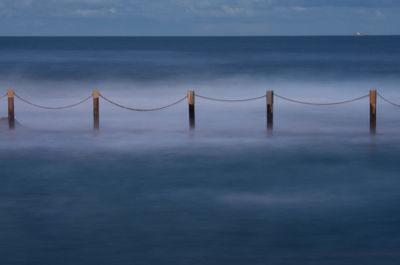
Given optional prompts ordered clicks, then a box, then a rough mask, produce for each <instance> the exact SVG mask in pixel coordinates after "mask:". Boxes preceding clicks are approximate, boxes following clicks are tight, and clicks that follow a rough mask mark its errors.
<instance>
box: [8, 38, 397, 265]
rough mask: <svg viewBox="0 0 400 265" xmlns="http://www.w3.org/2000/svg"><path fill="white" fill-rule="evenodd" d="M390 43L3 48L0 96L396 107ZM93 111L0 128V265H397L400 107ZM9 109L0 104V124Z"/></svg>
mask: <svg viewBox="0 0 400 265" xmlns="http://www.w3.org/2000/svg"><path fill="white" fill-rule="evenodd" d="M399 85H400V37H398V36H385V37H383V36H382V37H359V38H356V37H190V38H189V37H188V38H186V37H163V38H158V37H132V38H128V37H127V38H107V37H92V38H78V37H60V38H45V37H40V38H11V37H9V38H5V37H2V38H0V94H1V95H3V94H4V93H5V92H6V89H9V88H12V89H14V90H15V92H16V93H17V95H19V96H22V97H24V98H26V99H27V100H29V101H32V102H34V103H37V104H41V105H46V106H59V105H65V104H71V103H75V102H76V101H79V100H81V99H83V98H85V97H87V96H89V95H90V94H91V93H92V91H93V90H94V89H98V90H100V92H101V93H102V94H103V95H104V96H106V97H108V98H110V99H111V100H114V101H116V102H118V103H120V104H123V105H126V106H129V107H138V108H154V107H158V106H161V105H166V104H169V103H171V102H173V101H176V100H178V99H180V98H182V97H184V96H185V95H186V93H187V91H189V90H194V91H195V93H196V94H199V95H203V96H209V97H216V98H225V99H240V98H251V97H258V96H262V95H264V94H265V93H266V91H267V90H274V92H275V93H276V94H278V95H281V96H285V97H289V98H293V99H297V100H305V101H311V102H335V101H342V100H346V99H350V98H356V97H360V96H363V95H367V94H368V92H369V90H370V89H377V90H378V92H379V93H380V94H382V95H383V96H385V97H386V98H388V99H390V100H392V101H394V102H396V103H400V90H399ZM265 105H266V102H265V99H260V100H256V101H250V102H243V103H223V102H212V101H206V100H204V99H201V98H196V130H195V131H189V129H188V113H187V112H188V107H187V103H186V102H185V101H184V102H182V103H180V104H177V105H175V106H173V107H171V108H169V109H165V110H162V111H157V112H133V111H129V110H124V109H120V108H118V107H116V106H114V105H111V104H110V103H108V102H106V101H104V100H102V99H101V100H100V127H101V129H100V131H99V133H97V134H94V133H93V131H92V126H93V123H92V115H93V114H92V103H91V101H89V102H86V103H84V104H82V105H79V106H78V107H76V108H73V109H69V110H58V111H54V110H53V111H52V110H44V109H39V108H35V107H33V106H31V105H28V104H26V103H24V102H22V101H20V100H19V99H15V113H16V120H17V122H18V124H17V126H16V130H15V131H13V132H10V131H9V130H8V124H7V122H6V121H4V120H0V176H1V178H0V181H1V185H0V186H1V187H0V264H5V265H20V264H35V265H36V264H43V265H53V264H60V265H63V264H74V265H79V264H82V265H83V264H85V265H86V264H96V265H98V264H115V265H119V264H138V265H143V264H146V265H147V264H149V265H153V264H155V265H156V264H157V265H158V264H173V265H179V264H182V265H186V264H199V265H200V264H201V265H202V264H210V265H214V264H215V265H219V264H229V265H236V264H237V265H242V264H246V265H247V264H248V265H253V264H254V265H255V264H257V265H258V264H282V265H286V264H324V265H326V264H335V265H337V264H339V265H342V264H380V265H385V264H399V263H400V247H399V246H400V212H399V208H400V193H399V189H400V163H399V155H400V108H398V107H395V106H392V105H390V104H388V103H386V102H384V101H383V100H381V99H380V98H378V103H377V134H376V135H375V136H371V135H370V134H369V100H368V98H364V99H362V100H359V101H357V102H354V103H349V104H345V105H336V106H308V105H300V104H295V103H290V102H287V101H284V100H282V99H279V98H275V105H274V123H275V124H274V132H273V133H272V134H267V133H266V106H265ZM6 116H7V100H6V98H3V99H0V117H6Z"/></svg>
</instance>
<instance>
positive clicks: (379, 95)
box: [377, 93, 400, 108]
mask: <svg viewBox="0 0 400 265" xmlns="http://www.w3.org/2000/svg"><path fill="white" fill-rule="evenodd" d="M377 94H378V97H380V98H381V99H382V100H383V101H386V102H387V103H389V104H391V105H393V106H395V107H399V108H400V104H397V103H394V102H392V101H390V100H388V99H387V98H385V97H384V96H382V95H381V94H379V93H377Z"/></svg>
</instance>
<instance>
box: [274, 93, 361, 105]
mask: <svg viewBox="0 0 400 265" xmlns="http://www.w3.org/2000/svg"><path fill="white" fill-rule="evenodd" d="M275 96H276V97H278V98H280V99H283V100H286V101H290V102H293V103H299V104H305V105H314V106H330V105H339V104H346V103H351V102H354V101H357V100H361V99H364V98H367V97H369V95H365V96H361V97H358V98H353V99H349V100H344V101H339V102H330V103H313V102H306V101H300V100H296V99H291V98H287V97H284V96H280V95H277V94H275Z"/></svg>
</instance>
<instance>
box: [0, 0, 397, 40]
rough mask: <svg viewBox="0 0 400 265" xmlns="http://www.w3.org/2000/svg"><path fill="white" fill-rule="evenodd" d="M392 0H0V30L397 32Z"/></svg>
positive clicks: (142, 33)
mask: <svg viewBox="0 0 400 265" xmlns="http://www.w3.org/2000/svg"><path fill="white" fill-rule="evenodd" d="M399 14H400V0H198V1H195V0H0V36H32V35H35V36H66V35H67V36H71V35H72V36H81V35H84V36H99V35H101V36H170V35H172V36H193V35H200V36H203V35H207V36H214V35H223V36H224V35H240V36H243V35H262V36H264V35H267V36H269V35H350V34H354V33H355V32H363V33H369V34H374V35H397V34H400V15H399Z"/></svg>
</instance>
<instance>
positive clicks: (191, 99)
mask: <svg viewBox="0 0 400 265" xmlns="http://www.w3.org/2000/svg"><path fill="white" fill-rule="evenodd" d="M188 104H189V128H190V129H191V130H193V129H194V128H195V118H194V91H189V92H188Z"/></svg>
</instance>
